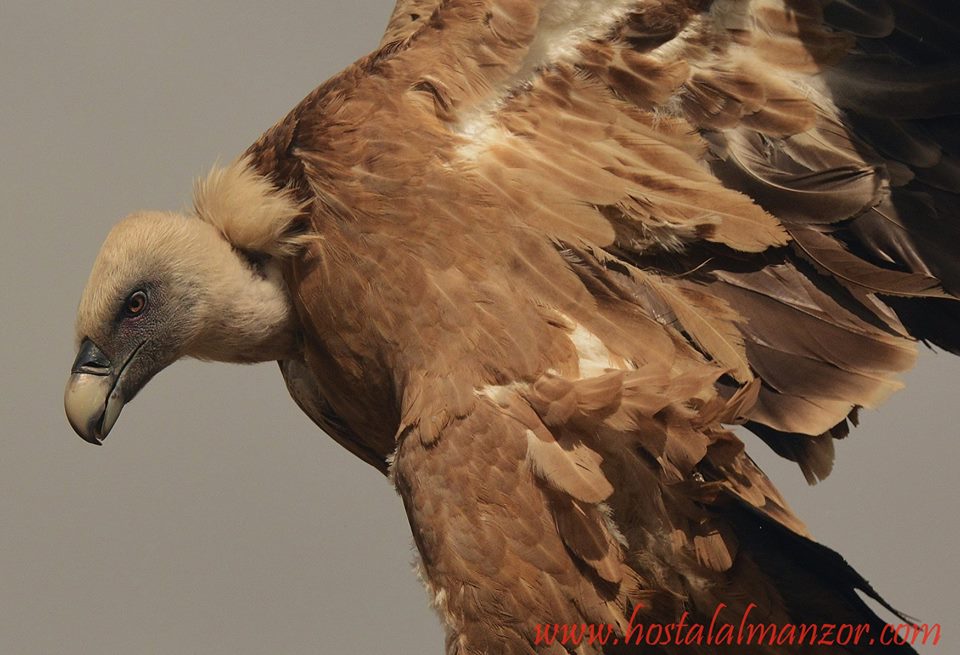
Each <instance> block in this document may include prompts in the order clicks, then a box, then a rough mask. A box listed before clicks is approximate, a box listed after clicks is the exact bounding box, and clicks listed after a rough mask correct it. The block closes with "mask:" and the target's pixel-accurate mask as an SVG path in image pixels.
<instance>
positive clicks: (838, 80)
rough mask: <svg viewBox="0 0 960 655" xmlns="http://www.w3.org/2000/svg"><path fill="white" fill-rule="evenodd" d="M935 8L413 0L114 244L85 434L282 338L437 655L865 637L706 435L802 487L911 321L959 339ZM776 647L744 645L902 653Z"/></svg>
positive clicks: (952, 136) (100, 433)
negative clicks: (418, 593)
mask: <svg viewBox="0 0 960 655" xmlns="http://www.w3.org/2000/svg"><path fill="white" fill-rule="evenodd" d="M939 9H943V7H941V6H940V5H938V4H937V3H935V2H933V1H932V0H931V1H924V0H909V1H908V0H712V1H711V0H603V1H601V0H581V1H575V0H542V1H537V0H469V1H468V0H445V1H442V2H441V1H440V0H401V1H400V2H398V4H397V7H396V10H395V12H394V14H393V17H392V18H391V20H390V23H389V27H388V30H387V33H386V35H385V37H384V40H383V42H382V43H381V46H380V47H379V48H378V49H377V50H376V51H375V52H373V53H372V54H371V55H369V56H368V57H366V58H364V59H362V60H360V61H358V62H357V63H356V64H354V65H352V66H351V67H349V68H348V69H347V70H345V71H344V72H343V73H341V74H340V75H338V76H337V77H335V78H333V79H332V80H330V81H328V82H326V83H325V84H323V85H322V86H320V87H319V88H318V89H316V90H315V91H313V92H312V93H311V94H310V95H308V96H307V97H306V98H305V99H304V100H303V101H302V102H301V103H300V104H299V105H298V106H297V107H296V108H294V110H293V111H292V112H291V113H290V114H289V115H288V116H287V117H285V118H284V119H283V120H281V121H280V122H279V123H277V124H276V125H274V126H273V127H272V128H270V129H269V130H268V131H267V132H266V133H265V134H264V135H263V136H262V137H261V138H260V139H259V140H258V141H257V142H256V143H255V144H253V145H252V146H251V147H250V148H249V149H248V150H247V152H246V153H244V155H243V156H242V157H240V158H239V159H238V160H237V161H236V162H235V163H233V164H232V165H230V166H228V167H226V168H225V169H218V170H215V171H214V172H213V173H211V174H210V176H208V177H207V178H206V179H205V180H203V181H202V182H200V183H199V184H198V187H197V190H196V194H195V209H194V212H193V213H192V215H189V216H182V215H170V214H156V213H153V214H141V215H137V216H135V217H132V218H129V219H127V220H125V221H123V222H122V223H120V224H119V225H118V227H117V228H116V229H115V230H114V232H113V233H111V235H110V236H109V237H108V239H107V242H106V244H105V245H104V248H103V251H102V252H101V255H100V257H99V258H98V261H97V263H96V265H95V267H94V272H93V274H92V276H91V280H90V283H89V284H88V287H87V289H86V290H85V292H84V297H83V299H82V301H81V307H80V314H79V318H78V325H77V332H78V339H79V341H80V354H79V355H78V358H77V362H76V363H75V365H74V370H73V375H72V377H71V381H70V384H69V385H68V389H67V397H66V404H67V411H68V416H69V417H70V420H71V423H72V424H73V425H74V427H75V428H76V429H77V431H78V432H80V434H81V436H84V438H87V439H88V440H91V441H94V442H97V443H99V441H100V440H101V439H102V437H104V436H105V435H106V433H107V432H108V431H109V430H110V428H111V427H112V425H113V423H114V421H115V420H116V418H117V415H118V414H119V411H120V408H121V407H122V404H123V402H124V401H125V400H129V399H130V398H132V397H133V395H134V394H135V393H136V392H137V391H138V390H139V389H140V388H141V387H142V386H143V385H144V384H145V383H146V381H147V380H149V378H150V377H151V376H152V375H153V374H154V373H156V372H157V371H158V370H160V368H162V367H163V366H166V365H168V364H169V363H171V362H172V361H174V360H175V359H177V358H179V357H181V356H185V355H187V356H195V357H201V358H207V359H216V360H222V361H269V360H278V361H279V362H280V368H281V370H282V373H283V376H284V379H285V381H286V384H287V386H288V388H289V390H290V393H291V395H292V396H293V398H294V399H295V400H296V402H297V404H298V405H299V406H300V407H301V408H302V409H303V411H304V412H306V413H307V414H308V415H309V416H310V417H311V418H312V419H313V421H315V422H316V423H317V425H318V426H320V427H321V428H322V429H323V430H324V431H325V432H327V433H328V434H329V435H330V436H331V437H333V438H334V439H336V440H337V441H338V442H339V443H340V444H342V445H343V446H344V447H346V448H347V449H349V450H350V451H351V452H353V453H354V454H355V455H357V456H358V457H360V458H361V459H362V460H364V461H365V462H367V463H369V464H371V465H372V466H374V467H376V468H377V469H379V470H380V471H382V472H383V473H384V474H385V475H387V476H388V477H389V479H390V480H391V481H392V483H393V484H394V485H395V487H396V489H397V491H398V493H399V494H400V496H401V497H402V499H403V502H404V506H405V508H406V512H407V515H408V517H409V521H410V526H411V529H412V532H413V536H414V540H415V542H416V545H417V548H418V550H419V553H420V557H421V568H422V575H423V579H424V581H425V584H426V586H427V587H428V590H429V591H430V593H431V595H432V597H433V601H434V605H435V607H436V609H437V611H438V613H439V615H440V617H441V619H442V620H443V622H444V624H445V626H446V629H447V632H448V639H447V652H448V653H450V654H451V655H477V654H481V653H484V654H499V653H504V654H507V653H509V654H512V653H564V652H576V653H580V654H588V653H598V652H601V651H602V652H606V653H621V652H623V653H629V652H641V651H642V652H644V653H713V652H717V650H718V649H721V650H722V647H721V646H718V645H717V644H716V643H707V642H706V641H702V642H700V643H686V644H683V643H675V642H670V643H654V644H650V643H649V642H644V643H643V644H642V645H640V646H638V645H636V644H634V643H628V642H629V641H630V639H628V637H629V636H631V627H633V626H635V625H636V624H637V623H643V624H647V625H649V624H654V623H659V624H671V623H675V622H676V621H677V620H679V619H680V618H681V617H685V621H686V622H687V623H688V624H690V623H701V624H705V625H706V624H709V623H710V622H711V618H712V617H714V613H715V612H716V611H717V608H718V607H719V608H721V609H722V611H721V612H720V614H719V615H718V616H719V617H720V618H719V620H720V621H725V622H727V623H731V624H737V623H739V621H740V620H741V618H742V617H743V616H744V613H750V620H751V621H753V622H756V623H774V624H776V625H777V626H789V625H800V624H836V625H840V624H845V623H846V624H854V625H869V626H870V627H871V628H870V629H871V632H870V634H872V635H874V636H877V635H879V634H880V631H881V629H882V625H883V624H882V622H881V620H880V619H879V618H878V617H877V616H876V615H875V614H874V613H873V611H872V610H871V609H870V608H869V607H868V606H867V605H866V604H865V603H864V601H863V600H861V597H860V596H859V595H858V592H859V593H862V594H865V595H867V596H872V597H874V598H879V597H878V596H877V594H876V593H875V592H874V591H873V590H872V589H871V588H870V586H869V584H867V582H866V581H865V580H864V579H863V578H862V577H861V576H860V575H858V574H857V573H856V572H855V571H854V570H853V569H852V568H851V567H850V566H849V565H848V564H847V563H846V562H845V561H844V560H843V559H842V558H841V557H840V556H839V555H837V554H836V553H834V552H832V551H830V550H829V549H827V548H826V547H824V546H821V545H819V544H817V543H816V542H814V541H812V540H811V538H810V536H809V535H808V534H807V531H806V529H805V527H804V525H803V523H802V522H801V521H800V520H799V519H798V518H797V517H796V516H795V515H794V514H793V513H792V512H791V510H790V509H789V508H788V506H787V504H786V503H785V502H784V500H783V499H782V498H781V497H780V495H779V494H778V492H777V491H776V489H775V488H774V487H773V485H772V484H771V483H770V481H769V480H768V479H767V478H766V477H765V476H764V474H763V473H762V472H761V471H760V470H759V468H758V467H757V466H756V465H755V464H754V463H753V461H752V460H751V459H750V457H749V456H748V455H747V454H746V453H745V452H744V448H743V445H742V443H741V442H740V441H739V440H738V438H737V437H736V436H735V435H734V434H733V433H731V432H730V431H729V430H728V429H727V428H726V427H724V426H725V425H732V424H743V425H745V426H746V427H747V428H749V429H750V430H752V431H754V432H755V433H757V434H758V435H759V436H760V437H761V438H762V439H763V440H764V441H765V442H766V443H767V444H769V446H770V447H771V448H773V449H774V450H775V451H776V452H778V453H779V454H781V455H782V456H784V457H787V458H789V459H791V460H794V461H796V462H797V464H798V465H799V466H800V468H801V469H802V470H803V472H804V474H805V475H806V476H807V478H808V480H810V481H811V482H815V481H816V480H818V479H821V478H823V477H825V476H826V475H827V474H828V473H829V472H830V468H831V464H832V461H833V445H832V444H833V440H834V439H836V438H841V437H844V436H846V434H847V432H848V424H849V423H851V422H855V418H856V412H857V410H858V408H861V407H868V408H869V407H873V406H875V405H877V404H878V403H879V402H881V401H882V400H883V399H884V398H885V397H886V396H887V395H888V394H889V393H891V392H892V391H893V390H895V389H896V388H897V387H898V385H899V383H898V382H897V380H896V377H897V374H898V373H900V372H902V371H904V370H906V369H907V368H908V367H910V366H911V365H912V364H913V362H914V357H915V350H916V342H917V340H923V341H926V342H929V343H932V344H935V345H937V346H939V347H941V348H943V349H946V350H949V351H952V352H957V351H958V350H960V331H958V324H960V323H958V320H957V319H958V306H957V302H956V301H957V298H958V294H960V258H958V257H957V254H958V245H957V244H958V243H960V226H958V222H957V221H958V209H960V202H958V196H957V191H958V189H960V159H958V157H957V154H958V152H960V138H958V135H960V131H958V129H957V128H958V127H960V122H958V120H957V117H956V115H957V114H958V113H960V24H958V22H957V19H956V18H954V17H953V16H954V14H952V13H951V12H950V11H949V9H947V10H945V13H938V10H939ZM553 624H573V625H582V624H594V625H609V626H613V631H614V634H615V635H616V636H617V637H618V642H617V644H616V645H614V644H613V643H612V642H611V643H608V645H606V646H605V647H602V646H600V645H597V644H588V643H583V644H580V645H579V646H573V645H568V646H567V647H563V646H560V645H559V644H547V643H544V642H543V640H542V639H539V638H538V634H539V632H538V631H539V630H540V629H541V628H542V627H543V626H547V625H553ZM632 636H634V637H636V634H633V635H632ZM783 643H784V642H782V641H781V642H779V643H777V642H775V641H772V640H767V641H764V642H763V643H762V644H758V643H754V644H753V645H751V646H740V647H738V650H737V652H750V653H780V652H785V651H786V650H789V652H797V653H819V652H830V653H875V652H913V650H912V649H911V648H910V646H909V645H887V644H880V643H879V642H877V641H874V642H871V643H860V644H852V643H851V644H847V645H833V646H823V645H809V644H808V645H803V646H801V645H792V646H784V645H783Z"/></svg>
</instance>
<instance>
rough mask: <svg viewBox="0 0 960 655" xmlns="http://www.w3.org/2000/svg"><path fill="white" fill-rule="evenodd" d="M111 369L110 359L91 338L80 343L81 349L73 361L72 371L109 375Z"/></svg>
mask: <svg viewBox="0 0 960 655" xmlns="http://www.w3.org/2000/svg"><path fill="white" fill-rule="evenodd" d="M110 371H111V364H110V359H109V358H108V357H107V356H106V355H104V354H103V351H102V350H100V348H99V347H98V346H97V344H95V343H94V342H93V341H91V340H90V339H84V340H83V342H82V343H81V344H80V351H79V352H78V353H77V358H76V359H75V360H74V362H73V368H72V369H71V371H70V372H71V373H87V374H89V375H109V374H110Z"/></svg>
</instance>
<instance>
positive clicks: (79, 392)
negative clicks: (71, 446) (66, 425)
mask: <svg viewBox="0 0 960 655" xmlns="http://www.w3.org/2000/svg"><path fill="white" fill-rule="evenodd" d="M118 377H119V371H118V370H117V368H116V367H115V366H114V365H113V363H112V362H111V361H110V359H109V358H108V357H107V356H106V355H104V354H103V351H102V350H100V348H99V347H97V344H95V343H93V341H91V340H90V339H84V340H83V342H82V343H81V344H80V352H78V353H77V358H76V360H74V362H73V368H72V369H71V370H70V379H69V380H68V381H67V389H66V392H65V393H64V398H63V404H64V408H65V409H66V411H67V420H68V421H70V425H71V426H72V427H73V429H74V430H75V431H76V433H77V434H79V435H80V436H81V437H82V438H83V439H84V441H88V442H90V443H92V444H96V445H98V446H99V445H100V444H101V443H102V442H103V439H104V438H105V437H106V436H107V434H108V433H109V432H110V429H111V428H112V427H113V424H114V423H116V422H117V417H119V416H120V410H121V409H123V404H124V398H123V397H122V395H121V393H120V390H119V388H118V385H117V380H118Z"/></svg>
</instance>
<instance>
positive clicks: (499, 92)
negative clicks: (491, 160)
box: [452, 0, 637, 159]
mask: <svg viewBox="0 0 960 655" xmlns="http://www.w3.org/2000/svg"><path fill="white" fill-rule="evenodd" d="M636 4H637V0H552V1H551V2H548V3H547V4H546V6H544V8H543V9H542V10H541V12H540V24H539V26H538V28H537V33H536V35H535V36H534V38H533V41H532V42H531V44H530V47H529V49H528V50H527V54H526V56H525V57H524V59H523V61H522V62H521V63H520V66H519V68H518V69H517V72H516V73H514V74H513V75H511V76H510V77H509V78H507V79H506V80H504V81H503V82H502V83H500V84H498V85H497V86H496V87H494V88H493V89H492V91H491V95H490V97H489V98H488V99H486V100H485V101H482V102H481V103H479V105H474V106H473V107H471V108H470V109H469V110H468V111H466V112H465V113H464V114H463V115H462V116H460V120H459V121H458V122H457V123H456V124H454V125H453V126H452V127H453V129H454V131H456V132H457V133H459V134H461V135H463V136H464V137H466V138H467V139H468V140H469V143H467V144H466V145H464V146H462V147H461V148H460V149H459V154H460V156H461V157H463V158H465V159H475V158H476V157H478V156H479V155H480V154H481V153H482V152H483V151H484V150H486V149H487V148H488V147H489V146H490V145H491V144H493V143H496V142H497V141H501V140H506V139H509V138H510V137H511V135H510V133H509V132H507V131H506V130H505V129H504V128H503V127H501V126H500V125H498V124H497V123H496V120H495V115H496V112H497V110H498V109H499V108H500V105H501V103H502V102H503V100H504V99H505V98H506V97H507V96H508V95H509V93H510V92H511V91H513V90H514V89H517V88H519V87H522V86H524V85H526V84H530V83H532V82H533V81H534V79H535V77H536V74H537V71H538V70H540V69H541V68H543V67H544V66H547V65H550V64H555V63H560V62H564V61H573V60H575V59H577V58H578V57H579V51H578V50H577V46H578V45H580V44H581V43H583V42H585V41H589V40H591V39H599V38H602V37H603V36H604V35H605V34H606V33H607V32H609V31H610V30H611V29H612V28H613V27H614V26H615V25H616V24H617V23H618V22H619V21H620V20H622V19H623V18H624V16H625V15H626V14H627V12H628V11H629V9H630V8H632V7H634V6H636Z"/></svg>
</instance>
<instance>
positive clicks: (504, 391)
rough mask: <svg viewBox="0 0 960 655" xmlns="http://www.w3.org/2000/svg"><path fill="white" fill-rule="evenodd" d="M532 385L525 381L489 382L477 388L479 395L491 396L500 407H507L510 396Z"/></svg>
mask: <svg viewBox="0 0 960 655" xmlns="http://www.w3.org/2000/svg"><path fill="white" fill-rule="evenodd" d="M529 386H530V385H528V384H526V383H524V382H511V383H510V384H488V385H486V386H484V387H480V388H478V389H477V390H476V392H475V393H476V394H477V395H478V396H482V397H484V398H489V399H490V400H492V401H493V402H495V403H496V404H497V405H499V406H500V407H506V406H507V405H508V404H509V403H510V398H511V396H513V395H514V394H516V393H517V392H522V391H524V390H525V389H527V388H529Z"/></svg>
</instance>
